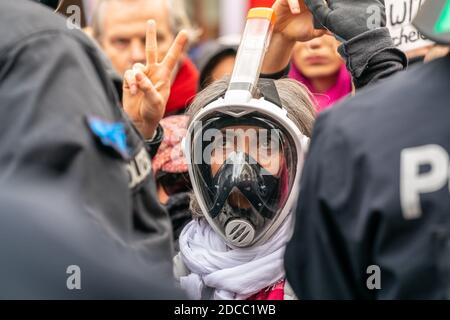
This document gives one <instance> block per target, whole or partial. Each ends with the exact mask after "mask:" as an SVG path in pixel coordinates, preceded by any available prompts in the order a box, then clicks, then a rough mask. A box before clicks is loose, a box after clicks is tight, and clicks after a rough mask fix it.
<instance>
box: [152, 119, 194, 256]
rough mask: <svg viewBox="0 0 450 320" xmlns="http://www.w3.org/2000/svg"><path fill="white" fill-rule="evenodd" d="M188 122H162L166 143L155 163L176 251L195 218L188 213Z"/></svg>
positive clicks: (167, 120)
mask: <svg viewBox="0 0 450 320" xmlns="http://www.w3.org/2000/svg"><path fill="white" fill-rule="evenodd" d="M188 121H189V117H188V116H186V115H176V116H169V117H166V118H164V119H162V120H161V121H160V125H161V127H162V128H163V130H164V140H163V141H162V143H161V146H160V147H159V149H158V153H157V154H156V155H155V157H154V158H153V161H152V169H153V174H154V175H155V179H156V191H157V194H158V198H159V201H160V202H161V204H163V205H164V206H165V207H166V209H167V211H168V212H169V216H170V218H171V220H172V228H173V236H174V241H175V251H178V237H179V236H180V233H181V230H182V229H183V227H184V226H185V225H186V223H188V222H189V221H190V220H191V218H192V217H191V212H190V210H189V202H190V192H191V191H192V187H191V183H190V179H189V174H188V167H187V163H186V159H185V157H184V155H183V151H182V150H181V142H182V140H183V138H184V137H185V136H186V131H187V124H188Z"/></svg>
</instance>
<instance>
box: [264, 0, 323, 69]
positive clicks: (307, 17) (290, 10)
mask: <svg viewBox="0 0 450 320" xmlns="http://www.w3.org/2000/svg"><path fill="white" fill-rule="evenodd" d="M272 8H273V9H274V11H275V15H276V23H275V26H274V33H273V36H272V40H271V42H270V45H269V50H268V51H267V53H266V58H265V60H264V64H263V67H262V72H263V73H274V72H279V71H281V70H282V69H283V68H285V67H286V66H287V65H288V64H289V61H290V59H291V53H292V49H293V47H294V45H295V42H296V41H309V40H312V39H314V38H317V37H320V36H322V35H324V34H325V33H326V32H327V31H326V30H323V29H315V28H314V17H313V15H312V13H311V12H310V11H309V9H308V8H307V7H306V5H305V2H304V1H303V0H277V1H276V2H275V3H274V5H273V7H272Z"/></svg>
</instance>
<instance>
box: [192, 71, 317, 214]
mask: <svg viewBox="0 0 450 320" xmlns="http://www.w3.org/2000/svg"><path fill="white" fill-rule="evenodd" d="M228 82H229V77H226V78H224V79H221V80H218V81H216V82H213V83H212V84H211V85H209V86H208V87H206V88H205V89H204V90H203V91H201V92H200V93H198V94H197V96H196V98H195V99H194V101H193V102H192V104H191V105H190V107H189V109H188V110H187V114H188V115H189V116H190V122H191V121H192V120H193V118H194V117H195V115H196V114H197V113H199V112H200V111H201V110H202V109H203V108H204V107H205V106H206V104H207V103H209V102H211V101H212V100H213V99H214V98H216V97H217V96H219V95H220V94H221V93H222V92H224V91H225V90H226V89H227V87H228ZM275 86H276V88H277V91H278V94H279V96H280V100H281V104H282V105H283V108H284V109H286V111H287V113H288V118H289V119H291V120H292V122H294V124H295V125H296V126H297V128H298V129H299V130H300V131H301V132H302V133H303V134H304V135H305V136H307V137H309V138H311V135H312V131H313V126H314V121H315V118H316V111H315V106H314V103H313V100H312V94H311V93H310V92H309V91H308V89H306V87H305V86H304V85H302V84H301V83H300V82H298V81H296V80H292V79H281V80H276V81H275ZM260 97H261V93H260V92H259V90H257V92H256V94H255V98H260ZM190 198H191V201H190V206H189V207H190V208H189V209H190V211H191V213H192V216H193V217H194V218H200V217H203V214H202V211H201V208H200V206H199V204H198V201H197V199H196V197H195V195H194V193H191V195H190Z"/></svg>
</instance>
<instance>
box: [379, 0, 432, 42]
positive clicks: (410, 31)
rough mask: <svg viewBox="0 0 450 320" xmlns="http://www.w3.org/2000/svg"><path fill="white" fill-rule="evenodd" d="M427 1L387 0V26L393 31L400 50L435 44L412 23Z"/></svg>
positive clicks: (393, 37) (392, 33) (393, 36)
mask: <svg viewBox="0 0 450 320" xmlns="http://www.w3.org/2000/svg"><path fill="white" fill-rule="evenodd" d="M425 1H426V0H385V4H386V20H387V21H386V22H387V27H388V28H389V30H390V32H391V36H392V39H393V40H394V44H395V46H396V47H397V48H399V49H400V50H403V51H409V50H413V49H418V48H422V47H426V46H428V45H430V44H433V42H431V41H429V40H427V39H426V38H425V37H424V36H423V35H422V34H421V33H420V32H419V31H418V30H417V29H416V28H414V27H413V26H412V24H411V22H412V21H413V20H414V18H415V16H416V14H417V12H418V11H419V8H420V6H421V5H423V4H424V3H425ZM431 1H433V0H431Z"/></svg>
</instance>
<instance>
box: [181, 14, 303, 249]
mask: <svg viewBox="0 0 450 320" xmlns="http://www.w3.org/2000/svg"><path fill="white" fill-rule="evenodd" d="M274 21H275V16H274V12H273V10H272V9H267V8H257V9H252V10H250V12H249V15H248V19H247V24H246V27H245V31H244V35H243V38H242V41H241V45H240V47H239V50H238V55H237V60H236V64H235V67H234V70H233V74H232V77H231V81H230V84H229V87H228V89H227V90H226V92H223V93H221V94H220V95H219V96H218V97H217V98H216V99H214V101H212V102H211V103H208V104H207V105H206V107H204V108H203V109H202V110H201V111H200V112H199V113H198V114H197V115H196V116H195V117H194V119H192V121H191V124H190V126H189V128H188V132H187V136H186V139H185V141H184V144H185V154H186V159H187V160H188V163H189V176H190V178H191V182H192V187H193V190H194V193H195V195H196V197H197V200H198V203H199V206H200V208H201V210H202V212H203V214H204V216H205V218H206V219H207V221H208V223H209V224H210V225H211V226H212V228H213V229H214V230H215V231H216V232H217V233H218V234H219V235H220V236H221V237H223V238H224V239H225V241H226V242H227V244H228V245H229V246H230V247H249V246H253V245H256V244H262V243H264V242H265V241H267V240H268V239H269V238H270V237H271V236H272V235H273V234H274V232H275V231H276V230H277V229H278V228H279V227H280V225H281V224H282V223H283V221H284V220H285V218H286V217H287V215H288V214H289V213H290V211H291V209H292V207H293V205H294V204H295V203H296V200H297V195H298V184H299V180H300V174H301V170H302V167H303V162H304V155H305V150H306V148H307V145H308V142H309V139H308V138H306V137H305V136H304V135H303V134H302V133H301V132H300V130H299V129H298V128H297V126H296V125H295V124H294V123H293V122H292V121H291V120H290V119H289V118H288V116H287V111H286V110H285V109H284V108H283V107H282V104H281V101H280V98H279V95H278V92H277V90H276V87H275V84H274V82H273V81H272V80H265V79H260V80H259V75H260V70H261V66H262V62H263V59H264V55H265V52H266V50H267V47H268V44H269V42H270V38H271V34H272V30H273V25H274ZM257 88H258V89H259V91H260V92H261V94H262V96H263V98H260V99H255V98H253V96H254V93H255V90H256V89H257Z"/></svg>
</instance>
